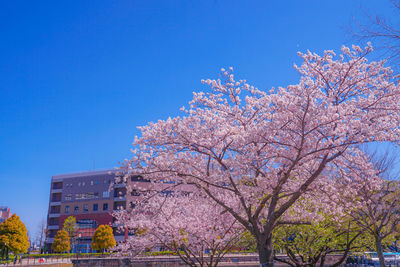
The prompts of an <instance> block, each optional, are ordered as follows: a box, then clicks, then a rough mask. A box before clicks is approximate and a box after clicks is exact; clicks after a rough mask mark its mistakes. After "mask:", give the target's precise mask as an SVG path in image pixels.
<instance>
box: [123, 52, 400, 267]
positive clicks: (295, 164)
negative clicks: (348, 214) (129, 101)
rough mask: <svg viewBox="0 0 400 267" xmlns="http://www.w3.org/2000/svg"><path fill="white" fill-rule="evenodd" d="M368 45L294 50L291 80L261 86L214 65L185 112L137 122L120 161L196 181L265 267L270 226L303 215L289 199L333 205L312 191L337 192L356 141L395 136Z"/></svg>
mask: <svg viewBox="0 0 400 267" xmlns="http://www.w3.org/2000/svg"><path fill="white" fill-rule="evenodd" d="M371 51H372V48H371V47H370V46H367V47H365V48H364V49H361V48H360V47H357V46H353V48H352V49H349V48H347V47H343V48H342V54H340V55H339V56H337V55H336V54H335V53H334V52H333V51H326V52H325V53H324V54H323V55H322V56H320V55H317V54H315V53H311V52H307V53H304V54H303V53H299V55H300V57H301V59H302V60H303V63H302V64H301V65H300V66H295V69H296V70H297V71H298V72H299V74H300V81H299V83H298V84H295V85H290V86H287V87H279V88H272V89H271V90H267V91H263V90H260V89H257V88H255V87H254V86H251V85H249V84H248V83H247V81H246V80H235V78H234V75H233V70H232V69H229V70H225V69H222V72H221V77H220V79H217V80H210V79H207V80H204V81H203V83H204V84H206V85H208V86H209V87H210V88H211V90H210V91H208V92H205V93H204V92H199V93H194V97H193V100H192V101H191V102H190V108H189V109H185V108H182V111H183V112H184V113H185V115H184V116H182V117H175V118H169V119H167V120H160V121H158V122H156V123H149V124H148V125H147V126H144V127H140V130H141V134H142V136H141V137H139V138H135V141H134V143H133V145H134V148H133V157H132V159H130V160H126V161H125V164H124V166H125V168H126V169H127V171H132V172H134V173H137V174H140V175H143V176H144V177H146V179H150V180H152V181H160V180H163V181H169V180H171V181H174V182H175V183H177V184H180V183H187V184H192V185H193V186H195V187H196V188H197V190H199V192H202V193H203V194H205V195H207V197H208V198H210V199H211V200H213V201H214V202H215V204H216V205H218V206H219V207H221V208H222V209H223V210H225V212H226V213H229V214H230V215H232V216H233V217H234V218H235V219H236V220H237V221H238V222H239V223H240V224H242V225H243V226H244V227H245V229H246V230H248V231H249V232H250V233H251V234H252V235H253V236H254V237H255V239H256V240H257V248H258V253H259V258H260V263H261V266H273V257H274V255H273V243H272V232H273V230H274V228H275V227H277V225H280V224H285V223H286V224H287V223H288V224H296V223H301V221H304V220H305V219H307V218H306V216H305V215H307V214H309V215H311V214H312V210H310V212H305V213H304V214H303V212H302V210H301V209H302V208H301V207H303V205H296V203H298V202H299V201H302V200H304V201H306V200H307V199H309V198H310V199H312V200H313V201H314V202H315V203H314V204H313V205H315V206H317V207H319V208H318V209H321V208H322V209H325V210H330V209H334V208H335V207H333V206H332V205H330V204H329V203H330V201H328V198H325V197H323V196H322V195H320V193H319V192H320V191H321V189H323V190H324V191H334V192H337V193H338V194H337V196H335V197H336V198H340V193H341V192H338V191H337V187H336V184H337V183H335V182H334V179H332V177H334V176H335V174H336V173H342V174H343V173H346V172H349V171H351V170H352V168H349V167H348V166H349V165H351V164H354V162H356V163H358V164H364V163H365V157H363V155H364V154H363V152H362V151H361V150H360V149H359V148H358V145H359V144H363V143H369V142H381V141H387V142H397V141H398V140H399V125H400V116H399V114H400V113H399V108H400V105H399V103H400V87H399V86H398V85H397V83H396V82H395V81H394V79H393V74H392V71H391V69H390V68H388V67H385V66H384V62H368V61H367V59H366V56H367V55H368V54H369V53H370V52H371ZM364 165H365V166H366V167H365V168H366V173H367V174H368V172H371V174H372V175H374V174H375V170H374V168H373V167H370V166H371V165H370V164H368V163H365V164H364ZM348 177H350V176H348V175H347V176H346V175H343V178H342V179H344V180H347V179H350V178H348ZM355 179H357V178H355ZM372 182H373V181H372ZM356 190H357V187H346V188H345V191H346V192H348V193H349V194H351V192H356ZM292 213H293V214H295V215H296V216H290V215H291V214H292ZM309 218H312V216H310V217H309Z"/></svg>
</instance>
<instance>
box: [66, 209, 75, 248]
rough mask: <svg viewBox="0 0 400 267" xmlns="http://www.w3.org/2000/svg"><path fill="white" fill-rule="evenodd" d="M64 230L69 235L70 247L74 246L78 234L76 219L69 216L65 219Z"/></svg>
mask: <svg viewBox="0 0 400 267" xmlns="http://www.w3.org/2000/svg"><path fill="white" fill-rule="evenodd" d="M63 230H64V231H66V232H67V233H68V236H69V243H70V246H73V244H74V238H75V237H76V236H77V234H78V225H77V224H76V218H75V217H74V216H69V217H68V218H67V219H65V221H64V224H63ZM71 249H72V248H71Z"/></svg>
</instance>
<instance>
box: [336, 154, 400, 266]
mask: <svg viewBox="0 0 400 267" xmlns="http://www.w3.org/2000/svg"><path fill="white" fill-rule="evenodd" d="M367 156H368V158H369V160H370V162H372V163H373V165H374V167H375V169H376V172H375V177H371V174H370V173H368V174H366V173H365V171H364V167H365V166H358V168H357V169H356V170H353V174H354V175H357V176H358V177H359V178H361V179H358V181H357V187H358V190H357V192H356V193H355V194H352V195H351V196H346V197H345V198H346V199H347V200H345V201H343V204H344V205H345V206H346V205H347V207H345V208H344V210H345V212H346V213H347V214H348V216H350V217H351V219H352V221H353V222H355V223H356V224H357V225H358V226H359V227H360V228H361V229H362V230H363V231H364V232H365V233H367V234H369V235H370V236H371V238H372V240H373V241H374V242H373V244H374V247H375V249H376V251H377V253H378V258H379V263H380V266H385V260H384V257H383V248H384V247H385V246H388V245H390V244H392V243H393V241H394V238H395V235H396V227H397V226H398V224H399V223H400V217H399V216H398V213H399V210H400V197H399V195H400V184H399V181H398V180H395V178H397V177H396V176H392V175H394V172H393V168H395V166H394V163H396V157H397V156H396V155H394V154H390V152H388V151H386V152H385V153H384V154H381V155H380V154H378V153H377V152H376V151H375V152H373V153H370V152H369V153H368V155H367ZM385 178H386V179H385ZM371 179H375V180H376V182H375V183H371Z"/></svg>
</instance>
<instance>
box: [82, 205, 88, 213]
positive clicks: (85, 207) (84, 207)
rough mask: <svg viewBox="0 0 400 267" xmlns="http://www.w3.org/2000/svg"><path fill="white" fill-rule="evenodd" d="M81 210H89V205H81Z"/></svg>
mask: <svg viewBox="0 0 400 267" xmlns="http://www.w3.org/2000/svg"><path fill="white" fill-rule="evenodd" d="M83 211H86V212H87V211H89V205H88V204H85V205H83Z"/></svg>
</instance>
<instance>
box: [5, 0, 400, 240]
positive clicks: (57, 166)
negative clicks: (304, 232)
mask: <svg viewBox="0 0 400 267" xmlns="http://www.w3.org/2000/svg"><path fill="white" fill-rule="evenodd" d="M361 6H362V7H363V8H364V9H365V10H367V11H369V12H371V13H374V12H378V13H381V14H384V15H387V16H392V17H393V10H391V9H390V6H389V4H388V1H383V0H374V1H360V0H359V1H351V0H341V1H338V0H336V1H321V0H314V1H311V0H310V1H309V0H304V1H297V0H296V1H295V0H293V1H244V0H243V1H232V0H225V1H221V0H213V1H185V0H181V1H149V0H146V1H139V0H137V1H134V0H129V1H108V0H105V1H100V0H97V1H11V0H10V1H2V2H1V3H0V205H5V206H8V207H10V208H11V210H12V212H14V213H17V214H18V215H20V216H21V218H22V220H23V221H24V222H25V223H26V224H27V226H28V228H29V230H30V232H31V233H34V232H36V228H37V224H38V222H39V221H40V220H41V218H43V217H45V216H46V214H47V206H48V199H49V190H50V179H51V176H52V175H54V174H61V173H68V172H77V171H85V170H93V169H94V168H96V169H106V168H113V167H115V166H118V162H119V161H121V160H123V159H124V158H126V157H129V153H130V152H129V150H130V148H131V143H132V141H133V138H134V136H135V135H137V134H138V131H137V129H136V127H137V126H140V125H144V124H146V123H147V122H149V121H156V120H158V119H160V118H161V119H165V118H167V117H168V116H175V115H177V114H179V112H178V110H179V108H180V107H182V106H183V105H186V104H187V102H188V101H189V100H190V99H191V96H192V92H193V91H199V90H204V88H203V87H202V85H201V83H200V80H201V79H202V78H213V77H216V75H217V74H218V72H219V69H220V68H221V67H228V66H233V67H234V68H235V72H236V75H237V76H238V77H241V78H245V79H247V80H248V81H250V82H251V83H253V84H254V85H257V86H258V87H260V88H266V89H268V88H270V87H272V86H279V85H282V86H285V85H287V84H291V83H295V82H296V81H297V79H298V76H297V74H296V72H295V71H294V70H293V68H292V66H293V63H294V62H296V61H298V58H297V55H296V52H297V51H306V50H307V49H310V50H312V51H316V52H321V51H323V50H325V49H334V50H339V48H340V46H341V45H342V44H344V43H349V38H348V37H347V36H346V35H345V30H344V29H343V28H344V27H346V26H347V25H348V24H349V23H350V21H351V20H352V17H353V16H354V17H356V18H359V19H362V12H360V10H361V9H360V7H361Z"/></svg>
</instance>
